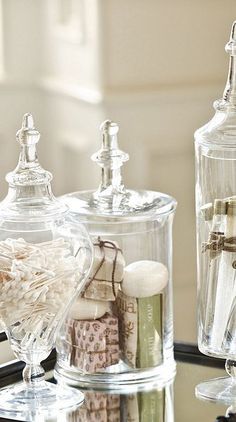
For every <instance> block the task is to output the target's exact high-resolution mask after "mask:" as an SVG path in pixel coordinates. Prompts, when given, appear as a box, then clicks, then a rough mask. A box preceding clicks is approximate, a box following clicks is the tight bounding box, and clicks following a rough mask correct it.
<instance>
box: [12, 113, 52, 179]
mask: <svg viewBox="0 0 236 422" xmlns="http://www.w3.org/2000/svg"><path fill="white" fill-rule="evenodd" d="M39 139H40V133H39V132H38V131H37V130H36V129H35V126H34V120H33V116H32V114H30V113H26V114H25V115H24V116H23V121H22V127H21V129H19V130H18V132H17V133H16V140H17V141H18V142H19V144H20V145H21V151H20V157H19V162H18V165H17V167H16V168H15V170H13V171H12V172H10V173H8V174H7V176H6V180H7V182H8V183H9V184H10V185H11V186H14V185H16V186H22V185H24V186H31V185H41V184H43V185H47V184H48V183H50V181H51V179H52V175H51V173H49V172H48V171H46V170H44V169H43V168H42V167H41V165H40V164H39V161H38V157H37V150H36V144H37V143H38V141H39Z"/></svg>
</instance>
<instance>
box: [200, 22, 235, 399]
mask: <svg viewBox="0 0 236 422" xmlns="http://www.w3.org/2000/svg"><path fill="white" fill-rule="evenodd" d="M226 51H227V52H228V53H229V54H230V66H229V74H228V80H227V84H226V88H225V91H224V95H223V98H222V99H220V100H218V101H216V102H215V103H214V108H215V115H214V117H213V118H212V120H211V121H210V122H209V123H207V124H206V125H205V126H203V127H202V128H200V129H198V130H197V131H196V133H195V151H196V216H197V249H198V252H197V254H198V345H199V349H200V351H201V352H202V353H204V354H206V355H210V356H215V357H218V358H222V359H226V371H227V372H228V374H229V375H231V378H230V377H226V378H222V379H216V380H211V381H208V382H206V383H202V384H200V385H199V386H198V387H197V393H198V395H199V396H202V397H204V398H210V399H224V400H228V399H229V400H231V399H232V398H233V397H235V395H236V382H235V381H236V377H235V374H236V372H235V365H236V363H235V361H236V22H235V23H234V24H233V27H232V32H231V37H230V41H229V43H228V44H227V45H226ZM231 387H232V388H231Z"/></svg>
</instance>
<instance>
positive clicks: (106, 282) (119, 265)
mask: <svg viewBox="0 0 236 422" xmlns="http://www.w3.org/2000/svg"><path fill="white" fill-rule="evenodd" d="M93 245H94V263H93V266H92V269H91V272H90V276H89V279H88V282H87V284H86V286H85V289H84V292H83V294H82V295H83V297H85V298H87V299H96V300H104V301H114V300H115V299H116V296H117V293H118V290H119V286H120V283H121V282H122V280H123V275H124V266H125V261H124V257H123V254H122V251H121V249H120V248H119V246H118V244H117V243H116V242H113V241H110V240H102V239H100V238H98V239H97V240H96V241H95V242H94V243H93Z"/></svg>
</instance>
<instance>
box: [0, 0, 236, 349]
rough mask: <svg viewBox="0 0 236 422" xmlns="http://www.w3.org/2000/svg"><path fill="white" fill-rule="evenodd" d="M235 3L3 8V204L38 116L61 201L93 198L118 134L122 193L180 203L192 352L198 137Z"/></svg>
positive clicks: (61, 0)
mask: <svg viewBox="0 0 236 422" xmlns="http://www.w3.org/2000/svg"><path fill="white" fill-rule="evenodd" d="M235 12H236V10H235V0H225V1H224V2H223V1H222V0H199V1H194V0H175V1H170V0H169V1H166V0H147V1H145V2H144V1H143V0H120V1H118V2H117V1H115V0H35V1H32V0H21V1H17V0H0V22H1V27H0V181H1V183H0V192H1V195H2V196H3V195H5V193H6V184H5V183H4V176H5V173H6V172H7V171H9V170H10V169H12V168H14V167H15V164H16V160H17V156H18V147H17V145H16V143H15V142H14V137H15V132H16V130H17V129H18V128H19V127H20V125H21V118H22V115H23V114H24V113H25V112H27V111H31V112H32V113H34V115H35V121H36V124H37V127H38V128H39V129H40V131H41V133H42V140H41V145H40V148H39V149H40V159H41V162H42V164H43V165H44V167H46V168H48V169H50V170H51V171H52V172H53V174H54V191H55V193H56V194H61V193H64V192H66V191H72V190H78V189H87V188H92V187H96V186H97V185H98V183H99V171H98V169H96V166H95V165H94V164H93V163H92V162H90V159H89V157H90V155H91V153H92V152H94V151H96V150H97V149H98V147H99V145H100V137H99V132H98V127H99V125H100V123H101V122H102V121H103V120H104V119H106V118H111V119H113V120H115V121H117V122H118V123H119V124H120V145H121V147H122V149H124V150H125V151H127V152H129V154H130V162H129V163H127V164H126V168H125V169H124V173H125V183H126V185H127V186H129V187H133V188H149V189H155V190H161V191H164V192H167V193H169V194H171V195H173V196H174V197H175V198H176V199H177V200H178V203H179V205H178V210H177V214H176V219H175V227H174V247H175V249H174V286H175V288H174V290H175V332H176V339H181V340H186V341H196V322H195V302H196V301H195V297H196V287H195V279H196V277H195V272H196V270H195V228H194V156H193V132H194V130H195V129H196V128H197V127H199V126H200V125H202V124H203V123H205V122H206V121H207V120H208V119H209V118H210V116H211V115H212V114H213V109H212V102H213V100H214V99H216V98H219V97H220V96H221V95H222V92H223V88H224V83H225V80H226V76H227V67H228V57H227V55H226V54H225V53H224V45H225V43H226V42H227V40H228V37H229V32H230V27H231V24H232V22H233V20H234V19H235V17H236V13H235Z"/></svg>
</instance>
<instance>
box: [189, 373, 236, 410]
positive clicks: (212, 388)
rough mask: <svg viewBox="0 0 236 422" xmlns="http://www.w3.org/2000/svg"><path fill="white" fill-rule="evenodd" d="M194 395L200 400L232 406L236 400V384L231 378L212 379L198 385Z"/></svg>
mask: <svg viewBox="0 0 236 422" xmlns="http://www.w3.org/2000/svg"><path fill="white" fill-rule="evenodd" d="M195 395H196V397H197V398H199V399H201V400H207V401H213V402H222V403H224V404H232V403H234V402H235V398H236V382H235V381H234V380H233V379H232V378H231V377H221V378H214V379H211V380H209V381H205V382H202V383H200V384H198V385H197V386H196V388H195Z"/></svg>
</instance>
